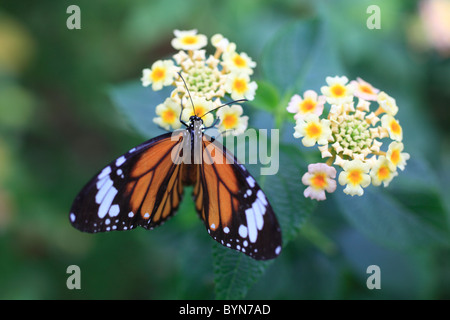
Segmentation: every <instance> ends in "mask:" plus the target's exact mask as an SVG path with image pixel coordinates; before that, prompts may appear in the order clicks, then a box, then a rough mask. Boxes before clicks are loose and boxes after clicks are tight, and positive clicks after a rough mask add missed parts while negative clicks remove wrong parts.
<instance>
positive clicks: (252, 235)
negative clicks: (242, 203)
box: [245, 208, 258, 242]
mask: <svg viewBox="0 0 450 320" xmlns="http://www.w3.org/2000/svg"><path fill="white" fill-rule="evenodd" d="M245 216H246V218H247V228H248V238H249V240H250V242H256V238H257V237H258V230H257V229H256V223H255V214H254V212H253V209H252V208H250V209H247V210H245Z"/></svg>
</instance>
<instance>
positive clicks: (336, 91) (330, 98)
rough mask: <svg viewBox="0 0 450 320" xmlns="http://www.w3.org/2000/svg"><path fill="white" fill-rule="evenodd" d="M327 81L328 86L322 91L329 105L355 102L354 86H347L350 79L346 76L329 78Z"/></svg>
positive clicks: (321, 89)
mask: <svg viewBox="0 0 450 320" xmlns="http://www.w3.org/2000/svg"><path fill="white" fill-rule="evenodd" d="M325 80H326V82H327V84H328V86H323V87H322V88H320V91H321V92H322V94H323V95H324V96H325V97H326V99H327V102H328V103H329V104H337V105H338V104H343V103H350V102H352V101H353V91H354V89H353V85H351V84H347V82H348V78H347V77H346V76H342V77H338V76H336V77H327V78H326V79H325Z"/></svg>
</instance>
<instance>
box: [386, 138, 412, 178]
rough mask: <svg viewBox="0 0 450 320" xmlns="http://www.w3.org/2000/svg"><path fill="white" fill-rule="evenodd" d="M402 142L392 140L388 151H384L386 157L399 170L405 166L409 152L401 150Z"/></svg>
mask: <svg viewBox="0 0 450 320" xmlns="http://www.w3.org/2000/svg"><path fill="white" fill-rule="evenodd" d="M403 148H404V146H403V143H401V142H396V141H393V142H391V144H390V145H389V148H388V151H387V152H386V158H387V159H388V160H389V161H390V162H391V163H392V164H393V165H394V166H395V167H396V168H399V169H400V170H402V171H403V170H404V169H405V166H406V161H407V160H409V157H410V155H409V153H407V152H402V151H403Z"/></svg>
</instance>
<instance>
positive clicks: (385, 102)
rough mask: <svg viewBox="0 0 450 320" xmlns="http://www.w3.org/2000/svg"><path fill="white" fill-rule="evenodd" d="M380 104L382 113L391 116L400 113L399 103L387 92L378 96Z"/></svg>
mask: <svg viewBox="0 0 450 320" xmlns="http://www.w3.org/2000/svg"><path fill="white" fill-rule="evenodd" d="M377 101H378V103H379V104H380V108H381V112H386V113H387V114H389V115H391V116H395V115H396V114H397V112H398V106H397V102H396V101H395V99H394V98H392V97H390V96H389V95H388V94H387V93H385V92H380V93H379V94H378V96H377Z"/></svg>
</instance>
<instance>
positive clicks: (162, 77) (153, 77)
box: [141, 60, 179, 91]
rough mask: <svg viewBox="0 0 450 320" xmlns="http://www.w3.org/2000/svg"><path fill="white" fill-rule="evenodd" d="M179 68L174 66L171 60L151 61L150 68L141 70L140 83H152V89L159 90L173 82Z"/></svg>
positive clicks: (147, 84)
mask: <svg viewBox="0 0 450 320" xmlns="http://www.w3.org/2000/svg"><path fill="white" fill-rule="evenodd" d="M178 70H179V69H178V68H177V67H175V65H174V64H173V61H172V60H158V61H156V62H155V63H153V65H152V67H151V69H148V68H147V69H144V70H142V78H141V81H142V85H143V86H144V87H148V86H149V85H152V89H153V90H154V91H158V90H161V89H162V87H163V86H168V85H171V84H172V83H173V80H174V78H175V75H176V74H177V71H178Z"/></svg>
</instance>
